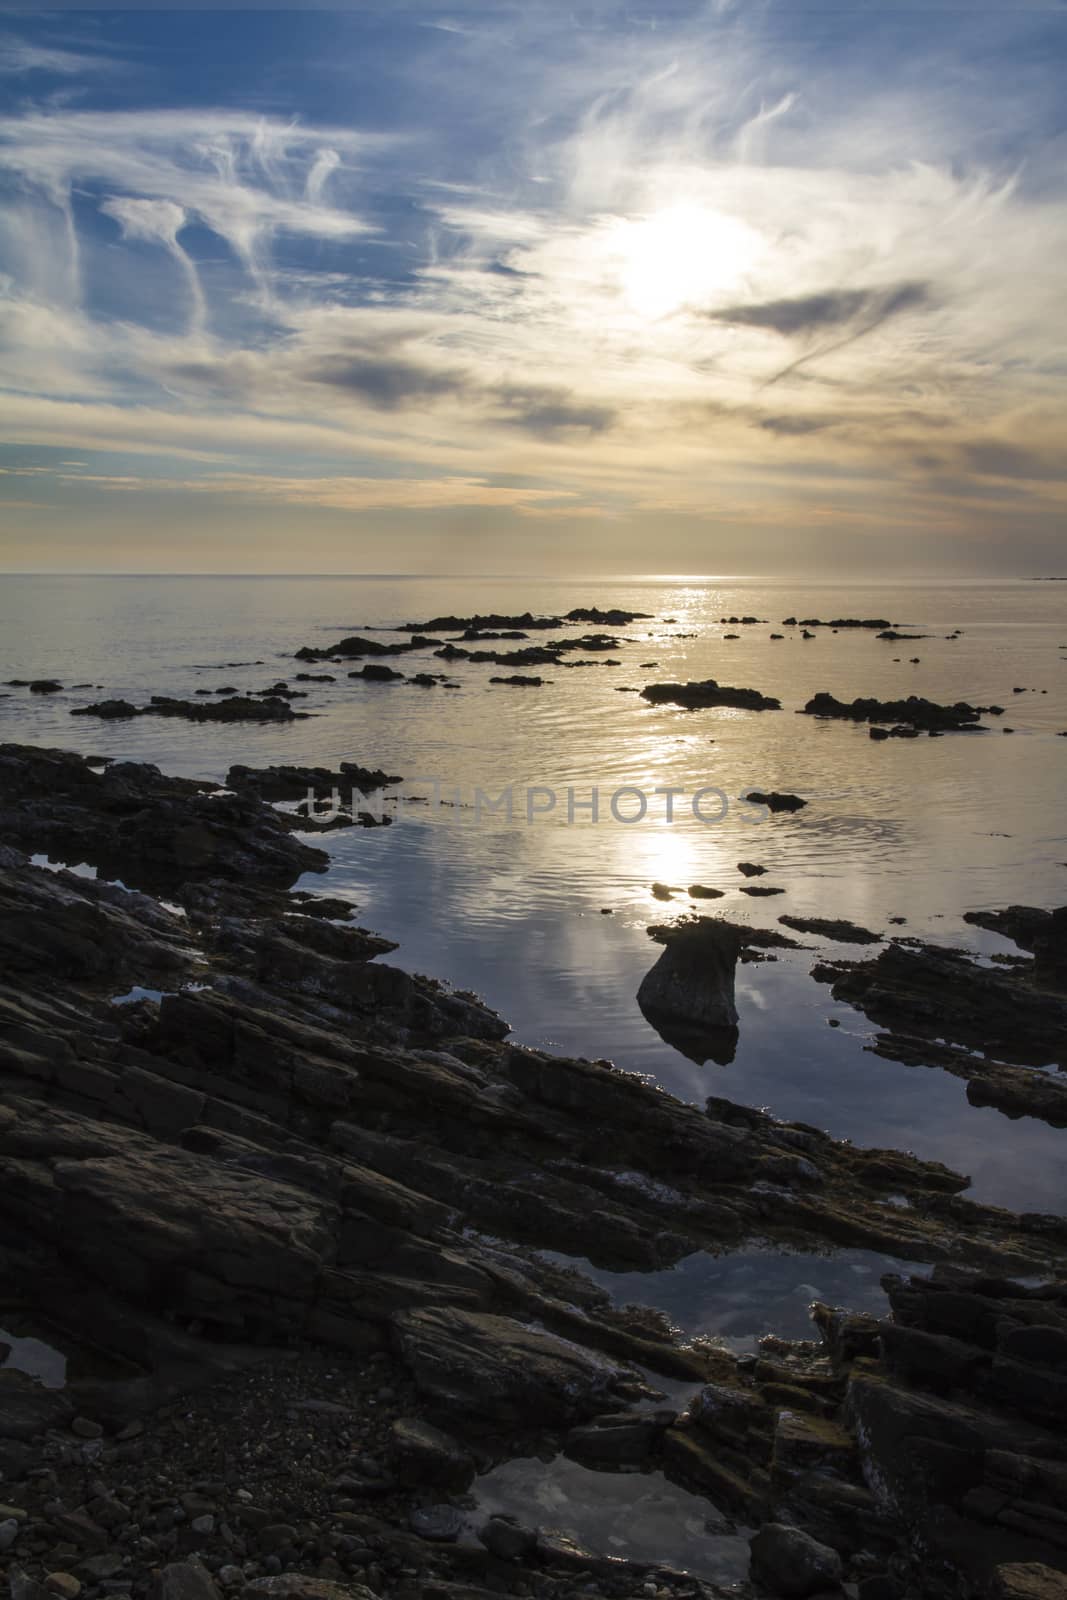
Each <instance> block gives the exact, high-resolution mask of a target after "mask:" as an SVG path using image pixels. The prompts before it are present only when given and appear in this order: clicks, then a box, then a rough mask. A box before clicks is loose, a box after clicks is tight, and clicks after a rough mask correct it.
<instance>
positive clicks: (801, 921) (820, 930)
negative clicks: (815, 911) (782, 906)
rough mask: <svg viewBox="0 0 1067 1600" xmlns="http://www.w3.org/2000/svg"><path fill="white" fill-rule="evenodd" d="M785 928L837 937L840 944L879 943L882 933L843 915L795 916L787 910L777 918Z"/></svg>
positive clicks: (830, 937) (825, 936)
mask: <svg viewBox="0 0 1067 1600" xmlns="http://www.w3.org/2000/svg"><path fill="white" fill-rule="evenodd" d="M778 921H779V922H780V923H782V924H783V926H784V927H786V928H795V929H796V931H797V932H798V933H817V934H819V935H820V936H821V937H822V938H824V939H837V940H840V942H841V943H842V944H880V943H881V941H882V935H881V934H880V933H872V932H871V930H870V929H869V928H861V927H860V925H859V923H857V922H849V921H847V919H846V918H844V917H797V916H793V915H791V914H790V913H789V912H788V911H787V912H785V914H784V915H783V916H780V917H779V918H778Z"/></svg>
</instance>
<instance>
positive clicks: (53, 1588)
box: [44, 1572, 82, 1600]
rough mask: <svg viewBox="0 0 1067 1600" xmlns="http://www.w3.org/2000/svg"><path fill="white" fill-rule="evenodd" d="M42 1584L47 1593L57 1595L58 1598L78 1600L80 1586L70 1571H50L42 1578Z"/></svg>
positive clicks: (80, 1590) (61, 1599)
mask: <svg viewBox="0 0 1067 1600" xmlns="http://www.w3.org/2000/svg"><path fill="white" fill-rule="evenodd" d="M44 1586H45V1588H46V1589H47V1590H48V1592H49V1594H56V1595H59V1597H60V1600H78V1596H79V1595H80V1594H81V1592H82V1586H81V1584H80V1583H79V1582H78V1580H77V1578H76V1577H75V1576H74V1574H73V1573H72V1572H50V1573H49V1574H48V1576H47V1578H46V1579H45V1580H44Z"/></svg>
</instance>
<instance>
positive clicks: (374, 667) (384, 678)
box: [348, 662, 404, 683]
mask: <svg viewBox="0 0 1067 1600" xmlns="http://www.w3.org/2000/svg"><path fill="white" fill-rule="evenodd" d="M348 676H349V677H350V678H365V679H366V680H367V682H368V683H395V682H397V681H398V679H400V678H402V677H403V676H404V674H403V673H402V672H397V671H396V669H395V668H393V667H387V666H384V665H383V664H382V663H381V662H368V663H367V665H366V666H364V667H360V668H359V670H358V672H350V673H349V674H348Z"/></svg>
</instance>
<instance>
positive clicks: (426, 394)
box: [299, 346, 469, 411]
mask: <svg viewBox="0 0 1067 1600" xmlns="http://www.w3.org/2000/svg"><path fill="white" fill-rule="evenodd" d="M299 375H300V377H301V378H303V379H304V381H305V382H307V383H317V384H326V385H327V386H329V387H330V388H333V389H341V390H343V391H344V392H345V393H346V394H350V395H355V396H357V397H358V398H360V399H362V400H365V401H367V403H368V404H369V405H371V406H374V407H375V408H376V409H377V410H380V411H398V410H400V409H402V408H403V407H404V406H406V405H408V404H411V403H420V404H421V403H425V402H426V401H430V400H438V399H441V398H443V397H448V396H455V395H458V394H461V393H462V392H463V391H464V390H465V389H467V388H468V387H469V382H468V379H467V378H466V376H465V375H464V374H463V373H462V372H460V371H458V370H446V369H445V368H435V367H432V366H429V365H423V364H420V363H419V362H416V361H411V360H408V359H405V358H404V357H403V356H399V355H394V354H392V353H391V352H389V351H388V350H387V349H375V348H374V347H373V346H371V347H370V348H369V349H366V350H352V351H344V352H339V353H338V354H336V355H323V356H318V357H316V358H315V359H314V360H313V361H311V362H309V363H308V364H307V365H306V366H304V367H302V368H301V369H300V372H299Z"/></svg>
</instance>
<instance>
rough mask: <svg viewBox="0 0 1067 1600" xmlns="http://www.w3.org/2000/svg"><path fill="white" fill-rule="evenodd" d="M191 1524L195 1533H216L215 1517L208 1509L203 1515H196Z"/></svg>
mask: <svg viewBox="0 0 1067 1600" xmlns="http://www.w3.org/2000/svg"><path fill="white" fill-rule="evenodd" d="M189 1526H190V1528H192V1530H193V1532H194V1533H214V1532H215V1518H214V1517H213V1516H212V1515H211V1512H210V1511H206V1512H205V1513H204V1515H203V1516H202V1517H194V1518H193V1520H192V1522H190V1524H189Z"/></svg>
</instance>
